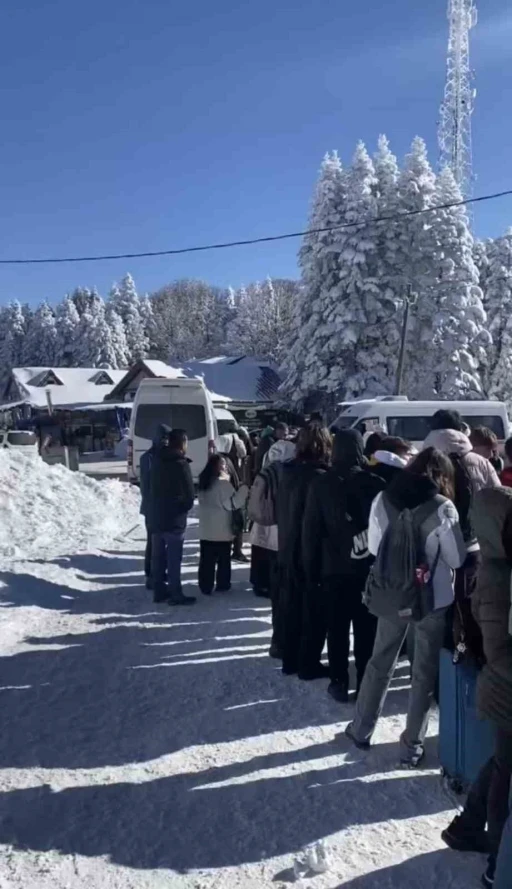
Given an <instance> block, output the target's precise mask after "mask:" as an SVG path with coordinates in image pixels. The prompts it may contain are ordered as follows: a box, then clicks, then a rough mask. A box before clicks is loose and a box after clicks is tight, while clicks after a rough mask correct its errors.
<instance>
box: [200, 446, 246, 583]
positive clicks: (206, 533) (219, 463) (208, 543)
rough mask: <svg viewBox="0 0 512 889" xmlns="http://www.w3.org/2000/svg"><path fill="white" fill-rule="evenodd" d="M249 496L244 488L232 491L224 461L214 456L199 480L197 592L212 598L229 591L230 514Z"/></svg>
mask: <svg viewBox="0 0 512 889" xmlns="http://www.w3.org/2000/svg"><path fill="white" fill-rule="evenodd" d="M248 495H249V489H248V488H247V486H246V485H241V487H240V488H239V489H238V490H235V488H234V487H233V485H232V484H231V482H230V479H229V472H228V467H227V462H226V458H225V457H224V456H223V455H222V454H213V456H211V457H210V459H209V460H208V463H207V464H206V466H205V468H204V469H203V471H202V473H201V475H200V476H199V541H200V555H199V580H198V582H199V589H200V590H201V592H202V593H203V594H204V595H205V596H211V594H212V593H213V590H214V587H215V590H216V592H218V593H227V592H229V590H230V589H231V546H232V543H233V537H234V532H233V514H234V512H235V511H236V510H238V509H242V508H243V507H244V506H245V504H246V502H247V497H248Z"/></svg>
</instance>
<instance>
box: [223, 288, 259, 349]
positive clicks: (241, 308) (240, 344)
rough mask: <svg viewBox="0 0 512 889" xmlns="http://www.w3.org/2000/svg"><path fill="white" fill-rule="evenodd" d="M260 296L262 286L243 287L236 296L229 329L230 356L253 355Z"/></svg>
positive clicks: (228, 346) (228, 344)
mask: <svg viewBox="0 0 512 889" xmlns="http://www.w3.org/2000/svg"><path fill="white" fill-rule="evenodd" d="M259 296H260V285H259V284H252V285H250V287H249V288H247V287H245V285H242V287H240V290H238V291H237V292H236V293H235V295H234V314H233V317H232V319H231V322H230V324H229V326H228V329H227V351H228V354H229V355H253V354H254V352H252V347H253V346H254V344H255V342H256V334H255V330H256V317H255V308H256V306H257V305H258V301H259Z"/></svg>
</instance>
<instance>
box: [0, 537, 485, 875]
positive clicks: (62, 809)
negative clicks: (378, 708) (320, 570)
mask: <svg viewBox="0 0 512 889" xmlns="http://www.w3.org/2000/svg"><path fill="white" fill-rule="evenodd" d="M189 538H190V539H189V540H188V541H187V543H186V560H185V568H184V572H185V577H186V579H187V590H186V591H188V592H190V589H188V584H190V587H192V586H193V583H194V580H195V574H196V566H197V555H198V544H197V541H196V540H194V529H193V528H192V529H191V531H190V533H189ZM61 548H62V549H61V551H65V549H64V548H65V540H64V539H61ZM141 549H142V529H141V528H138V529H136V530H135V531H133V532H132V534H131V536H130V539H126V540H125V542H124V543H122V544H121V543H119V544H117V545H116V547H113V546H112V545H111V544H110V545H109V546H108V548H105V549H104V550H96V551H94V552H90V553H86V554H83V553H81V554H73V552H69V551H68V554H67V555H66V556H64V557H54V558H52V559H51V560H50V561H43V560H42V559H39V560H32V561H19V560H18V561H14V560H13V561H12V562H11V563H10V564H4V566H3V570H2V571H1V572H0V586H1V587H2V588H1V589H0V603H1V608H0V639H1V640H2V654H3V657H2V659H1V666H0V669H1V672H0V702H1V712H2V722H3V728H2V733H1V736H0V782H1V783H0V844H1V845H0V887H1V889H17V887H19V889H21V887H23V889H78V887H87V889H218V887H226V889H236V887H244V889H261V887H265V886H268V887H276V889H280V887H281V889H285V887H286V886H288V885H289V884H290V882H291V881H292V880H293V876H292V871H291V868H292V865H293V859H294V856H295V854H296V853H297V852H298V851H299V850H300V849H301V848H302V847H303V846H304V845H305V844H308V843H312V842H314V841H316V840H318V839H319V838H321V837H326V838H327V839H326V842H327V847H328V851H329V855H330V858H331V867H330V870H329V872H328V873H327V874H323V875H318V876H313V877H307V878H305V879H303V880H301V882H300V887H301V889H306V887H307V889H335V887H339V886H347V887H353V889H387V887H393V889H412V887H414V889H427V887H428V889H432V887H435V889H448V887H450V889H471V887H473V886H474V887H478V885H479V878H480V874H481V872H482V865H483V861H482V859H481V858H479V857H478V856H461V855H457V854H456V853H453V852H451V851H449V850H447V849H446V848H444V847H443V845H442V844H441V842H440V839H439V832H440V830H441V829H442V827H443V826H444V825H446V824H447V822H448V821H449V819H450V817H451V816H452V814H453V808H452V803H451V801H450V799H449V797H448V796H447V795H446V793H445V791H444V789H443V787H442V784H441V781H440V778H439V773H438V768H437V763H436V756H435V750H436V742H435V738H434V737H433V738H432V739H431V740H430V741H429V745H428V754H429V756H428V762H427V766H426V767H425V769H423V770H422V771H420V772H418V773H411V772H406V771H400V770H398V769H397V755H398V746H397V738H398V734H399V731H400V727H401V725H402V723H403V713H404V706H405V700H406V691H405V687H406V681H405V674H404V670H402V671H401V672H400V673H399V675H398V676H397V677H396V679H395V680H394V682H393V691H392V692H391V693H390V695H389V704H388V707H387V710H386V716H385V718H384V719H383V720H382V725H381V727H380V728H379V731H378V733H377V736H376V739H375V740H376V744H375V747H374V748H373V749H372V751H371V752H370V753H361V752H359V751H355V750H354V749H353V748H352V747H350V746H349V744H348V742H347V741H346V740H345V738H344V736H343V735H341V737H340V732H342V729H343V728H344V726H345V725H346V723H347V721H348V719H349V717H350V714H351V707H350V706H347V707H345V708H341V707H340V706H339V705H337V704H335V703H334V702H333V701H331V700H330V699H329V698H328V696H327V695H326V690H325V687H326V683H325V682H323V681H322V682H315V683H310V684H305V683H300V682H299V681H298V680H297V679H294V678H285V677H283V676H282V675H281V673H280V672H279V670H278V669H277V666H276V663H275V662H274V661H272V660H270V659H269V658H268V656H267V648H268V641H269V610H268V608H267V607H266V604H265V603H264V602H263V603H262V601H261V600H257V599H255V598H254V596H253V595H252V593H250V592H249V591H248V589H247V586H248V584H247V570H246V568H245V567H243V566H236V567H235V578H236V581H237V583H236V584H235V590H234V592H233V593H231V594H228V595H223V596H217V597H214V598H213V599H211V600H207V599H204V598H201V601H200V602H199V603H198V604H197V605H196V606H195V607H193V608H192V607H189V608H185V609H173V610H171V609H170V608H169V607H167V606H155V605H153V603H152V602H151V601H150V597H149V596H148V594H147V593H146V592H145V590H144V589H143V587H142V583H141V582H142V573H141ZM433 729H434V731H435V726H434V727H433Z"/></svg>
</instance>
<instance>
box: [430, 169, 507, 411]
mask: <svg viewBox="0 0 512 889" xmlns="http://www.w3.org/2000/svg"><path fill="white" fill-rule="evenodd" d="M461 200H462V195H461V191H460V189H459V187H458V185H457V183H456V181H455V179H454V176H453V173H452V171H451V170H450V169H449V168H446V169H444V170H443V171H442V172H441V173H440V174H439V176H438V177H437V181H436V186H435V190H434V194H433V206H434V207H438V208H441V207H444V209H434V210H433V211H432V212H431V213H429V214H428V217H429V218H428V222H426V227H427V228H426V234H427V236H428V237H429V239H430V242H431V248H430V253H431V257H432V265H431V275H430V280H429V282H428V284H426V286H425V290H424V296H425V305H426V306H428V307H429V326H430V330H431V343H430V345H429V348H428V351H427V353H426V354H425V355H423V356H421V358H418V371H417V372H418V375H421V376H422V378H423V379H424V380H425V381H426V382H427V383H428V385H430V386H432V390H433V391H432V394H433V395H434V396H436V397H440V398H446V399H450V398H455V399H456V398H477V397H479V396H481V395H482V381H481V378H480V372H479V370H480V367H481V365H482V363H483V361H484V359H485V348H486V347H487V346H488V344H489V343H490V336H489V334H488V332H487V330H486V327H485V312H484V309H483V306H482V291H481V290H480V287H479V285H478V280H479V276H478V269H477V267H476V265H475V262H474V259H473V251H474V242H473V236H472V234H471V231H470V228H469V220H468V216H467V212H466V208H465V207H463V206H451V207H446V206H445V205H447V204H457V202H460V201H461ZM421 296H423V294H421ZM424 320H425V319H424ZM426 394H427V393H426Z"/></svg>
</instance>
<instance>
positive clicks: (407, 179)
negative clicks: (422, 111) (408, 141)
mask: <svg viewBox="0 0 512 889" xmlns="http://www.w3.org/2000/svg"><path fill="white" fill-rule="evenodd" d="M435 185H436V176H435V173H434V172H433V170H432V167H431V166H430V164H429V161H428V156H427V147H426V145H425V142H424V140H423V139H420V137H419V136H417V137H416V138H415V139H414V140H413V143H412V145H411V150H410V152H409V154H407V155H406V157H405V161H404V164H403V167H402V170H401V171H400V175H399V177H398V183H397V190H398V202H399V203H398V208H399V211H400V212H401V213H403V214H404V216H403V219H400V220H398V223H397V226H396V240H397V251H396V267H397V296H398V297H401V298H402V300H404V299H405V296H406V294H407V288H408V286H409V285H411V287H412V290H413V292H414V293H415V294H416V295H417V301H416V304H415V305H414V306H413V308H412V309H411V317H410V327H409V336H408V340H407V350H406V361H405V374H404V383H403V392H404V393H406V394H407V395H408V396H409V397H410V398H426V397H433V385H434V384H433V380H432V379H430V378H427V377H426V375H425V373H424V364H425V361H426V359H427V356H428V354H429V350H430V349H431V348H432V337H433V328H432V306H431V304H430V302H429V295H428V293H427V290H428V285H429V283H430V281H431V280H432V275H433V274H434V275H435V270H434V267H433V259H432V242H431V238H430V235H429V222H430V214H429V213H427V214H425V213H423V212H422V211H424V210H426V209H429V208H430V207H431V206H432V203H433V197H434V190H435ZM411 213H412V214H415V215H408V214H411ZM403 306H404V303H403V302H402V305H401V306H400V308H399V311H398V323H399V326H400V328H401V325H402V319H403ZM397 358H398V355H397Z"/></svg>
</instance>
